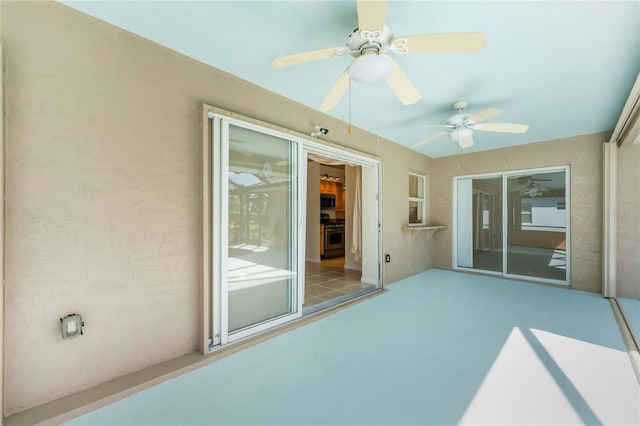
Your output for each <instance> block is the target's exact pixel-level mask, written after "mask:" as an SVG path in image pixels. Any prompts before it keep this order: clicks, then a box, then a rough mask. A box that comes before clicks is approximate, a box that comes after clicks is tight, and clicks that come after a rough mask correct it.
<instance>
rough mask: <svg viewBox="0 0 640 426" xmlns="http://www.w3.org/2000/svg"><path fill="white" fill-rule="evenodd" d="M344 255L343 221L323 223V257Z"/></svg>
mask: <svg viewBox="0 0 640 426" xmlns="http://www.w3.org/2000/svg"><path fill="white" fill-rule="evenodd" d="M340 256H344V223H326V224H325V225H324V257H325V258H327V259H328V258H331V257H340Z"/></svg>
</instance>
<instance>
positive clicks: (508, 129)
mask: <svg viewBox="0 0 640 426" xmlns="http://www.w3.org/2000/svg"><path fill="white" fill-rule="evenodd" d="M471 128H473V129H474V130H483V131H485V132H500V133H524V132H526V131H527V130H528V129H529V126H528V125H526V124H513V123H479V124H474V125H472V126H471Z"/></svg>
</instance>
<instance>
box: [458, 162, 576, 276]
mask: <svg viewBox="0 0 640 426" xmlns="http://www.w3.org/2000/svg"><path fill="white" fill-rule="evenodd" d="M560 171H564V173H565V175H564V178H565V199H566V205H565V222H566V231H565V235H566V251H565V253H566V280H565V281H560V280H554V279H549V278H539V277H531V276H524V275H516V274H508V273H507V272H506V271H507V251H508V244H507V241H508V229H507V226H508V220H507V219H508V214H509V212H508V205H507V192H508V191H507V179H508V178H509V177H512V176H517V175H522V174H536V173H548V172H560ZM570 174H571V167H570V166H569V165H564V166H552V167H540V168H533V169H521V170H509V171H505V172H497V173H495V172H494V173H478V174H474V175H464V176H454V177H453V203H452V208H453V210H452V220H451V222H452V223H453V230H452V244H451V246H452V269H453V270H459V271H473V272H477V273H480V274H486V275H498V276H503V277H505V278H515V279H524V280H528V281H536V282H540V283H547V284H555V285H562V286H567V287H570V285H571V176H570ZM492 177H493V178H496V177H502V272H494V271H485V270H482V269H474V268H473V267H471V268H468V267H461V266H458V247H457V245H458V238H457V235H458V220H457V214H456V212H457V211H458V208H459V207H460V206H458V193H457V188H458V181H459V180H465V179H471V180H473V179H479V178H482V179H486V178H492Z"/></svg>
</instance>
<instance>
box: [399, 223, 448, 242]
mask: <svg viewBox="0 0 640 426" xmlns="http://www.w3.org/2000/svg"><path fill="white" fill-rule="evenodd" d="M439 229H447V226H446V225H404V226H403V227H402V230H403V231H409V232H411V239H412V240H413V239H414V238H415V237H416V233H418V232H426V233H427V239H428V240H430V239H431V237H432V236H433V234H434V233H435V232H436V231H437V230H439Z"/></svg>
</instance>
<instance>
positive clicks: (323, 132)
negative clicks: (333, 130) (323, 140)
mask: <svg viewBox="0 0 640 426" xmlns="http://www.w3.org/2000/svg"><path fill="white" fill-rule="evenodd" d="M315 129H316V131H315V132H311V137H312V138H317V137H318V136H320V135H326V134H327V133H329V129H327V128H325V127H322V126H319V125H317V124H316V125H315Z"/></svg>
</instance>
